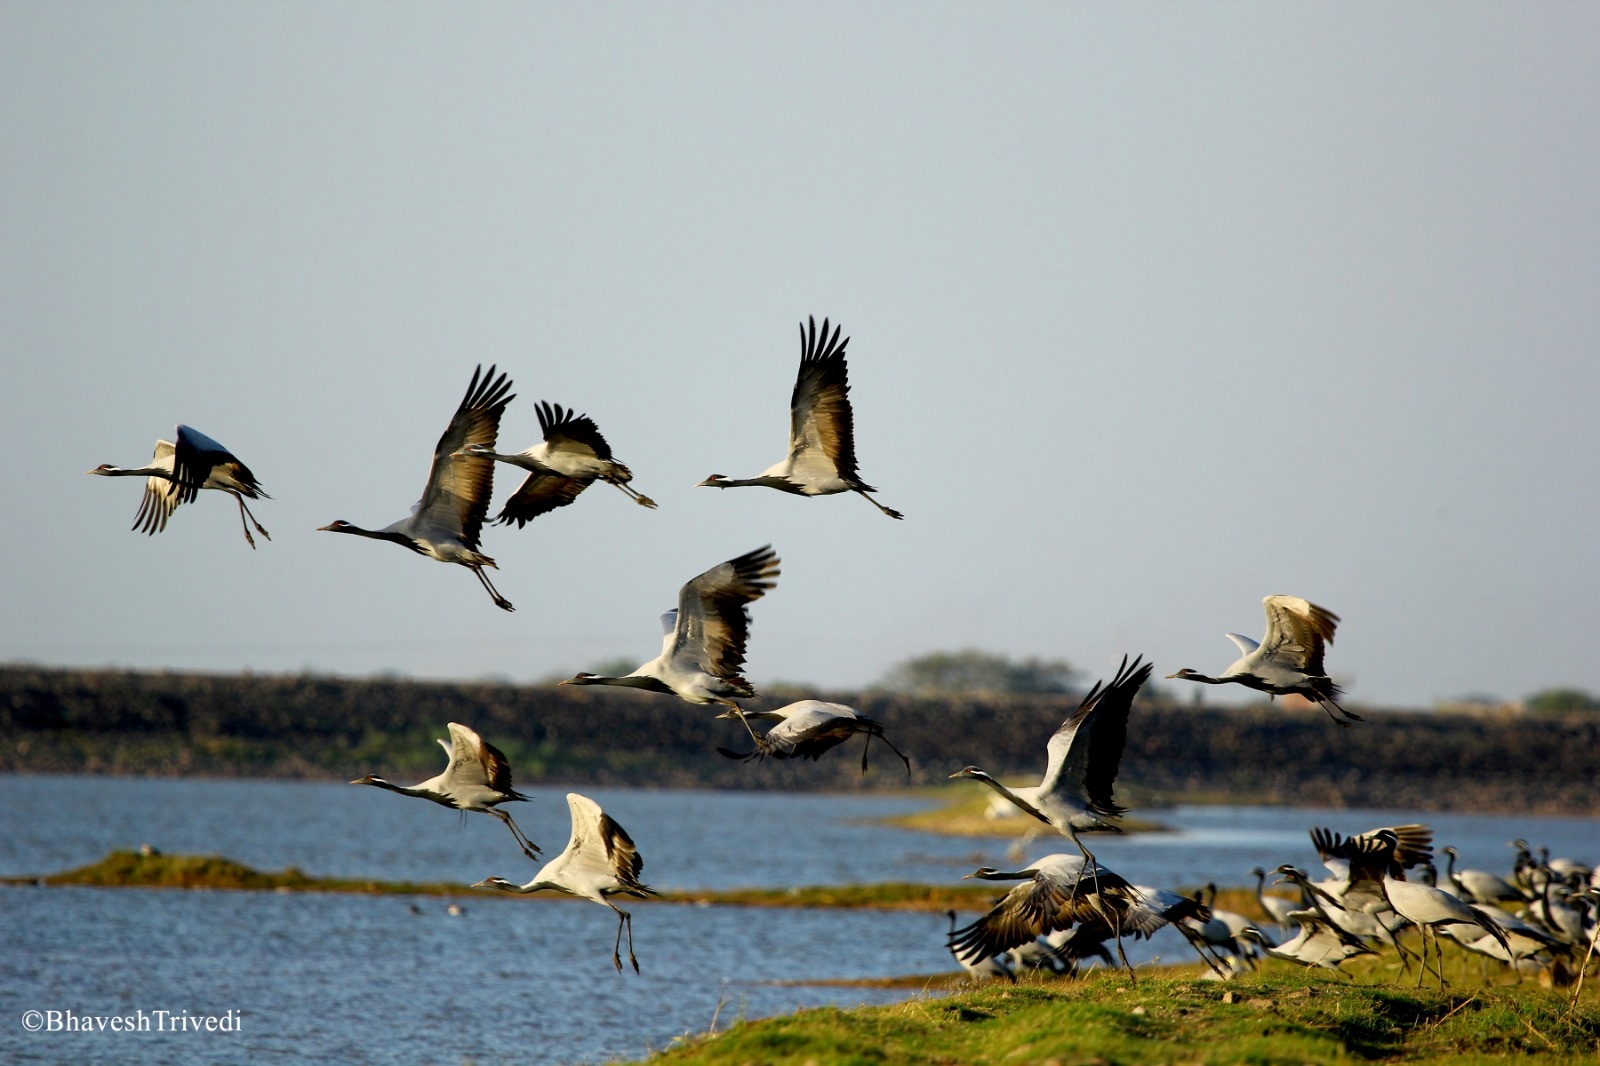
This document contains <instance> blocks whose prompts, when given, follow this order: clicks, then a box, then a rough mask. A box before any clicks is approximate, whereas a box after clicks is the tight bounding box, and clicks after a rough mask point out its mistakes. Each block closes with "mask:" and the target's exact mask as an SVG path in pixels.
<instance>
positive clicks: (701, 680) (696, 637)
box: [561, 544, 779, 738]
mask: <svg viewBox="0 0 1600 1066" xmlns="http://www.w3.org/2000/svg"><path fill="white" fill-rule="evenodd" d="M778 573H779V571H778V556H777V555H776V554H775V553H774V552H773V550H772V545H770V544H768V545H765V546H763V547H760V548H757V549H756V550H755V551H751V552H746V553H745V554H743V555H741V556H738V557H737V558H734V559H729V560H728V561H727V562H725V563H718V564H717V565H716V566H713V567H712V568H711V569H710V570H707V571H706V572H705V573H703V574H701V575H699V576H698V577H695V578H692V579H690V580H689V581H688V582H687V583H685V584H684V586H683V588H681V589H679V590H678V606H676V607H674V608H673V609H672V610H670V611H668V612H667V613H666V614H664V615H662V616H661V628H662V631H663V633H664V636H663V638H662V641H661V654H660V655H658V656H656V657H655V658H654V659H651V660H650V661H649V662H647V663H645V664H643V665H642V666H639V667H638V668H636V669H635V670H634V671H633V672H632V673H630V674H625V675H623V676H621V677H602V676H600V675H598V674H591V673H580V674H578V675H577V676H575V677H571V678H569V679H567V680H566V681H563V682H561V683H562V684H563V685H618V686H621V687H623V688H642V689H645V690H647V691H649V692H664V693H667V694H668V695H672V696H677V697H678V698H679V699H682V700H687V701H688V702H690V703H695V704H709V703H720V704H723V705H724V706H727V707H738V706H739V705H738V704H737V703H735V702H734V700H736V699H748V698H750V697H751V696H754V695H755V694H756V690H755V689H754V688H753V687H752V686H751V684H750V682H748V681H746V680H745V679H744V678H742V677H740V676H739V670H740V668H741V667H743V666H744V649H745V644H746V643H747V642H748V641H749V638H750V610H749V605H750V604H751V603H753V602H755V601H756V600H759V599H760V598H761V597H762V596H764V595H766V593H767V590H768V589H771V588H773V587H774V586H775V585H776V584H777V582H776V581H775V580H774V579H775V578H776V577H777V576H778ZM745 728H747V729H749V728H750V726H749V723H748V722H747V723H745ZM750 735H751V737H752V738H754V736H755V730H753V729H751V730H750Z"/></svg>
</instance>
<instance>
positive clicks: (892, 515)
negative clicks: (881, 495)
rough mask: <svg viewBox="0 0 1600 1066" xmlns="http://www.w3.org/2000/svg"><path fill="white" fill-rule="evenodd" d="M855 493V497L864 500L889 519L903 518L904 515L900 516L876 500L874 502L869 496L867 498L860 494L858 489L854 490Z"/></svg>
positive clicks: (865, 495)
mask: <svg viewBox="0 0 1600 1066" xmlns="http://www.w3.org/2000/svg"><path fill="white" fill-rule="evenodd" d="M855 492H856V495H858V496H860V497H861V498H862V499H863V500H866V501H867V502H868V503H870V504H872V506H874V507H876V508H877V509H878V510H880V511H882V512H883V513H884V514H886V515H888V516H889V517H890V518H904V517H905V515H903V514H901V513H900V512H899V511H896V510H895V509H894V508H892V507H885V506H884V505H883V504H881V503H879V502H878V501H877V500H874V499H873V498H872V497H871V496H868V495H867V494H866V493H865V492H862V491H861V490H860V489H856V490H855Z"/></svg>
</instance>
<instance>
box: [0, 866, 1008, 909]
mask: <svg viewBox="0 0 1600 1066" xmlns="http://www.w3.org/2000/svg"><path fill="white" fill-rule="evenodd" d="M0 883H8V884H34V883H38V884H44V885H93V886H98V887H103V888H107V887H127V888H221V889H242V890H247V891H257V892H367V893H380V894H406V895H421V896H453V895H466V894H473V895H477V894H480V893H478V892H474V890H473V889H472V888H471V887H469V886H467V885H462V884H446V883H440V882H430V883H416V882H411V881H374V880H366V879H351V878H337V877H313V876H311V875H310V874H307V873H305V872H303V871H301V870H298V869H296V868H295V867H292V866H291V867H289V868H288V869H285V870H279V871H276V872H269V871H262V870H255V869H252V868H251V867H249V866H246V865H244V864H243V863H238V862H234V861H233V860H232V859H226V858H223V857H221V856H220V855H161V854H155V855H142V854H140V853H138V852H134V851H113V852H111V853H110V854H109V855H107V856H106V857H105V858H103V859H101V860H99V861H98V862H94V863H90V864H89V865H88V866H83V867H79V868H78V869H76V870H68V871H66V872H64V873H58V874H48V875H43V876H38V877H7V878H0ZM486 894H487V895H488V896H489V897H490V898H496V899H499V898H503V897H502V896H501V895H500V894H499V893H493V892H488V893H486ZM998 894H999V893H998V892H996V890H995V886H993V885H990V884H971V883H965V884H957V885H919V884H911V883H908V882H890V883H888V884H880V885H842V886H838V887H829V886H811V887H805V888H742V889H732V890H729V891H723V892H663V893H661V895H660V896H659V897H657V898H658V899H659V900H660V901H661V902H663V903H697V904H700V903H717V904H738V905H743V906H749V907H870V908H880V909H894V910H914V911H946V910H950V909H952V908H954V909H956V910H965V911H974V910H986V909H988V907H989V903H990V901H991V900H992V899H993V898H994V897H995V896H996V895H998ZM535 898H551V897H535Z"/></svg>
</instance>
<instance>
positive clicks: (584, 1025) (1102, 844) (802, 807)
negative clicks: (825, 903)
mask: <svg viewBox="0 0 1600 1066" xmlns="http://www.w3.org/2000/svg"><path fill="white" fill-rule="evenodd" d="M529 792H530V794H531V795H533V796H534V801H533V802H532V803H529V804H517V805H513V814H514V816H515V817H516V819H517V822H518V824H519V825H521V826H522V828H523V829H524V830H525V831H526V832H527V833H528V834H529V835H530V836H531V837H532V838H533V839H534V840H535V842H537V843H538V844H540V846H541V847H543V848H544V850H545V853H546V854H547V855H554V854H555V853H557V852H558V851H559V850H560V849H561V848H562V847H563V846H564V845H565V843H566V838H567V833H568V827H569V823H568V818H567V807H566V803H565V800H564V796H565V790H563V789H545V788H535V789H531V790H529ZM585 794H586V795H590V796H592V797H593V798H594V799H595V800H597V801H598V802H599V803H600V804H601V805H602V806H603V807H604V808H605V809H606V811H607V812H608V813H609V814H611V815H612V817H614V818H615V819H616V820H617V821H618V822H619V823H621V824H622V825H623V826H624V827H625V828H626V829H627V830H628V832H629V833H630V835H632V836H633V838H634V840H635V841H636V842H637V843H638V846H639V849H640V852H641V854H642V855H643V856H644V859H645V868H644V872H643V876H644V880H645V881H646V882H647V883H648V884H650V885H651V886H652V887H655V888H657V889H696V888H730V887H737V886H746V885H751V886H791V885H809V884H842V883H848V882H874V881H891V880H893V881H919V882H929V883H951V882H954V881H956V880H957V879H959V878H960V876H961V875H962V874H963V873H967V872H970V871H971V870H972V869H973V868H975V867H977V866H979V865H993V866H998V867H1002V868H1011V867H1014V866H1020V865H1022V863H1021V862H1020V861H1018V860H1017V859H1016V858H1015V857H1008V855H1007V843H1006V841H1003V840H993V841H990V840H976V839H970V838H950V837H941V836H936V835H933V834H927V833H917V832H908V831H905V830H899V829H891V828H886V827H883V826H881V825H877V824H874V823H873V822H872V821H871V819H875V818H880V817H883V816H886V815H892V814H898V813H903V812H907V811H913V810H918V809H922V808H925V807H927V806H929V805H930V804H931V803H932V802H934V801H931V800H926V799H922V798H917V797H903V796H902V797H896V796H860V795H848V796H844V795H809V794H808V795H799V794H794V795H782V794H772V793H736V792H694V791H636V790H626V789H592V790H585ZM0 812H3V813H4V819H3V823H0V824H4V826H5V830H4V835H3V836H0V874H7V875H16V874H33V873H42V872H53V871H57V870H62V869H67V868H71V867H74V866H80V865H83V864H86V863H90V862H93V861H95V860H96V859H99V858H100V857H101V856H103V855H104V854H105V853H106V852H108V851H110V850H112V849H113V848H136V847H138V845H139V844H141V843H150V844H152V845H153V846H155V847H158V848H160V849H161V850H163V851H166V852H169V853H208V854H221V855H226V856H228V857H230V858H234V859H237V860H239V861H241V862H244V863H246V864H248V865H251V866H254V867H257V868H259V869H266V870H277V869H281V868H283V867H285V866H291V865H292V866H297V867H299V868H301V869H303V870H305V871H306V872H308V873H311V874H316V875H324V876H347V877H371V878H376V879H382V880H413V881H452V882H472V881H478V880H482V879H483V878H485V877H488V876H490V875H492V874H493V875H500V876H504V877H506V878H508V879H510V880H514V881H518V882H521V881H525V880H527V879H529V877H531V876H532V873H533V870H534V867H533V865H532V864H531V863H530V862H529V861H528V860H527V859H526V858H524V857H523V856H522V854H521V852H520V851H519V850H518V849H517V847H516V844H515V842H514V841H513V840H512V838H511V834H510V833H508V832H507V831H506V830H505V827H504V826H502V825H500V824H498V823H497V822H496V821H495V820H494V819H492V818H487V817H484V816H482V815H470V816H465V817H463V816H462V815H460V814H458V813H455V812H451V811H447V810H445V809H443V808H440V807H437V806H435V805H433V804H430V803H426V802H424V801H421V800H414V799H408V798H405V797H401V796H395V795H391V794H388V793H384V792H381V791H380V790H377V789H370V788H352V787H350V786H348V785H344V784H337V783H334V784H328V783H305V782H279V781H235V780H175V779H131V778H92V777H32V776H17V775H0ZM1140 813H1141V814H1145V815H1147V816H1150V817H1154V818H1157V819H1159V820H1161V821H1163V822H1164V823H1166V824H1168V825H1170V826H1171V827H1173V828H1174V829H1175V830H1176V831H1175V832H1171V833H1160V834H1140V835H1130V836H1126V837H1098V838H1095V843H1096V846H1095V851H1096V854H1097V855H1099V856H1100V858H1101V860H1102V861H1103V862H1104V863H1105V864H1106V865H1108V866H1110V867H1111V868H1113V869H1115V870H1117V871H1118V872H1119V873H1122V874H1123V875H1124V876H1126V877H1128V878H1129V879H1130V880H1133V881H1136V882H1141V883H1147V884H1153V885H1159V886H1179V885H1195V884H1203V883H1205V882H1207V881H1215V882H1217V883H1219V884H1224V885H1227V884H1244V883H1246V882H1248V881H1249V880H1250V878H1249V870H1250V868H1251V867H1252V866H1258V865H1259V866H1263V867H1266V868H1268V869H1270V868H1272V867H1273V866H1276V865H1278V864H1279V863H1282V862H1295V863H1297V864H1300V865H1302V866H1307V867H1311V868H1313V869H1315V868H1316V854H1315V852H1313V851H1312V850H1311V848H1310V845H1309V842H1308V840H1307V836H1306V830H1307V828H1309V827H1310V826H1312V825H1329V826H1332V827H1333V828H1336V829H1338V830H1340V831H1343V832H1359V831H1361V830H1364V829H1368V828H1371V827H1373V826H1378V825H1384V824H1395V823H1398V822H1403V821H1425V822H1428V823H1429V824H1431V825H1433V826H1434V828H1435V841H1436V843H1437V844H1438V845H1440V846H1442V845H1444V844H1447V843H1454V844H1455V845H1456V846H1457V847H1458V848H1459V849H1460V850H1461V852H1462V858H1463V862H1464V864H1465V865H1468V866H1475V867H1481V868H1484V869H1492V870H1497V871H1504V870H1505V869H1506V868H1507V867H1508V866H1509V863H1510V860H1511V857H1512V852H1511V850H1510V849H1509V848H1508V847H1506V842H1507V841H1509V840H1511V839H1512V838H1514V837H1524V838H1526V839H1527V840H1529V841H1530V842H1531V843H1533V844H1534V846H1535V847H1539V846H1548V847H1549V848H1550V849H1551V853H1552V854H1553V855H1570V856H1573V857H1578V858H1585V859H1591V860H1592V859H1595V858H1597V857H1600V821H1597V820H1594V819H1584V818H1533V817H1504V816H1499V817H1484V816H1465V815H1441V814H1432V815H1422V814H1417V813H1415V812H1406V811H1361V812H1349V811H1325V810H1289V809H1277V808H1249V807H1244V808H1240V807H1186V808H1176V809H1174V810H1170V811H1157V812H1140ZM1062 845H1065V846H1064V847H1063V846H1062ZM1061 850H1071V845H1070V844H1069V843H1067V842H1066V841H1059V842H1056V841H1051V840H1048V839H1041V840H1037V841H1035V842H1034V843H1033V844H1032V845H1030V846H1029V847H1028V848H1027V850H1026V853H1025V857H1026V858H1033V857H1037V856H1038V855H1040V854H1043V853H1045V852H1048V851H1061ZM547 899H548V897H529V898H513V897H507V896H501V895H499V894H492V895H491V894H488V893H479V894H477V895H474V896H472V897H469V898H465V899H463V900H462V901H461V902H462V903H463V904H464V906H465V908H466V912H465V913H464V914H463V915H461V916H459V917H452V916H450V915H448V914H447V913H446V912H445V907H446V904H447V902H448V901H447V900H444V899H440V898H435V897H404V896H400V897H379V896H356V895H337V894H317V893H254V892H223V891H217V892H205V891H197V892H180V891H146V890H130V889H90V888H41V887H0V907H3V908H4V915H5V917H4V921H3V923H0V1061H3V1062H7V1063H12V1062H64V1061H72V1062H74V1063H78V1064H85V1063H98V1062H107V1063H114V1062H128V1061H162V1062H171V1063H215V1062H241V1063H242V1062H300V1061H319V1062H351V1063H374V1064H378V1063H397V1064H398V1063H405V1064H410V1063H439V1064H448V1066H465V1064H469V1063H470V1064H478V1066H485V1064H494V1063H576V1062H603V1061H606V1060H608V1059H611V1058H614V1057H626V1058H637V1057H642V1056H644V1055H646V1054H648V1053H649V1051H650V1050H652V1049H659V1048H662V1047H664V1046H666V1045H667V1044H669V1043H670V1042H671V1041H672V1040H673V1039H674V1038H676V1037H679V1036H681V1035H683V1034H685V1033H701V1032H704V1031H705V1030H706V1029H707V1027H708V1026H709V1025H710V1024H711V1021H712V1017H713V1015H714V1014H716V1013H717V1012H718V1011H719V1009H720V1017H719V1021H718V1024H719V1026H720V1025H725V1024H727V1023H728V1022H729V1021H731V1020H733V1019H734V1018H736V1017H739V1016H741V1015H743V1016H746V1017H754V1016H758V1015H766V1014H773V1013H778V1012H784V1011H789V1010H793V1009H795V1008H798V1007H804V1006H813V1005H818V1004H824V1003H835V1004H840V1005H851V1004H856V1003H863V1002H888V1001H892V1000H895V999H898V998H903V997H905V996H907V995H914V994H917V993H916V990H915V989H910V990H906V989H899V990H880V989H861V988H851V987H839V986H827V985H788V984H778V983H776V982H787V981H814V980H826V979H841V978H843V979H853V978H878V977H891V976H900V975H906V974H935V973H945V972H949V971H951V970H952V969H954V965H953V963H952V961H951V959H950V956H949V954H948V953H947V952H946V951H945V949H944V934H945V932H946V930H947V928H948V922H947V920H946V919H945V918H944V917H943V916H941V915H931V914H903V913H893V912H868V911H834V910H827V911H824V910H776V909H759V908H742V907H693V906H678V905H659V904H642V903H633V902H631V901H630V902H625V903H624V906H625V907H626V908H628V909H631V910H632V911H633V913H634V916H635V920H634V942H635V949H636V951H637V953H638V955H639V960H640V966H641V968H642V970H643V973H642V975H639V976H636V975H634V974H633V973H632V972H631V971H630V972H628V973H627V974H625V975H622V976H619V975H618V974H617V973H616V972H615V970H613V969H612V966H611V953H610V952H609V951H608V950H606V949H607V948H608V947H609V946H610V945H611V943H612V939H613V937H614V936H615V933H616V920H615V917H614V916H613V915H612V914H611V912H610V911H608V910H606V909H604V908H601V907H597V906H595V905H593V904H591V903H587V902H583V901H548V902H547V901H546V900H547ZM413 907H415V908H417V909H419V910H420V911H421V913H420V914H418V913H413ZM1187 952H1188V948H1187V947H1186V946H1185V945H1184V944H1183V942H1182V941H1181V940H1180V939H1179V938H1178V937H1176V936H1175V935H1173V934H1170V933H1166V934H1160V935H1158V936H1157V938H1156V939H1155V940H1153V941H1151V942H1150V943H1148V944H1137V945H1134V944H1130V956H1132V957H1134V958H1135V960H1136V961H1139V960H1148V959H1151V958H1153V957H1165V958H1169V959H1183V958H1184V957H1185V955H1186V953H1187ZM1191 957H1192V956H1191ZM30 1010H37V1011H41V1012H44V1011H61V1012H64V1011H68V1010H70V1011H73V1012H74V1013H75V1014H76V1015H77V1016H79V1017H83V1016H118V1017H121V1016H129V1015H132V1016H134V1017H137V1012H139V1011H143V1012H144V1013H145V1016H146V1018H147V1019H148V1024H149V1025H150V1030H149V1031H145V1032H134V1033H119V1032H111V1031H106V1032H92V1033H84V1032H61V1031H56V1032H50V1031H40V1032H28V1031H27V1030H25V1029H24V1027H23V1016H24V1012H27V1011H30ZM157 1011H166V1012H169V1013H168V1014H167V1015H157V1014H156V1013H155V1012H157ZM185 1011H187V1012H188V1014H189V1016H191V1017H197V1016H198V1017H205V1016H221V1017H223V1018H227V1017H230V1016H229V1015H228V1012H229V1011H232V1012H234V1013H233V1014H232V1015H231V1017H232V1018H233V1019H236V1021H237V1031H233V1032H221V1031H210V1032H208V1031H199V1032H190V1031H180V1032H173V1031H170V1028H171V1026H172V1024H173V1023H172V1022H171V1021H170V1020H169V1019H172V1018H179V1017H182V1016H183V1013H184V1012H185ZM158 1022H159V1024H160V1025H161V1027H162V1028H164V1029H166V1030H168V1031H156V1029H157V1025H158Z"/></svg>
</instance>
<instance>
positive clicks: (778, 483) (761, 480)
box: [700, 474, 796, 492]
mask: <svg viewBox="0 0 1600 1066" xmlns="http://www.w3.org/2000/svg"><path fill="white" fill-rule="evenodd" d="M700 484H701V485H702V486H709V487H710V488H715V489H742V488H748V487H750V486H752V485H754V486H758V487H764V488H769V489H781V490H783V491H784V492H794V491H796V486H795V483H794V482H792V481H790V480H789V479H788V478H786V477H774V476H772V475H771V474H761V475H759V476H757V477H746V478H725V477H715V478H710V479H707V480H705V481H702V482H701V483H700Z"/></svg>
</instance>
